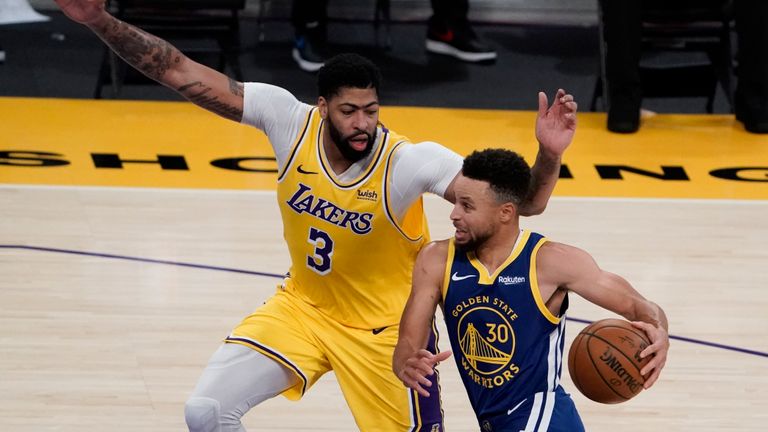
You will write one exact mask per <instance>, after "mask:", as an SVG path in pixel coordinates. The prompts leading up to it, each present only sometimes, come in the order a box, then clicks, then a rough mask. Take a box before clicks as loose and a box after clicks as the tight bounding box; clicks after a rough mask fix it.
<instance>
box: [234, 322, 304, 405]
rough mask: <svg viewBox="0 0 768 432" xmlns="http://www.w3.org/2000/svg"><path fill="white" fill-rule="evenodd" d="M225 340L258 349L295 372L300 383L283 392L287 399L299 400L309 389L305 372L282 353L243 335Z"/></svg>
mask: <svg viewBox="0 0 768 432" xmlns="http://www.w3.org/2000/svg"><path fill="white" fill-rule="evenodd" d="M224 342H225V343H233V344H238V345H243V346H245V347H248V348H251V349H252V350H254V351H258V352H260V353H261V354H264V355H265V356H267V357H269V358H271V359H272V360H274V361H276V362H278V363H280V364H281V365H283V367H285V368H286V369H288V370H290V371H291V372H293V374H294V375H296V376H297V377H298V378H299V381H300V383H299V384H297V385H295V386H293V387H290V388H288V389H287V390H286V391H285V392H283V395H284V396H285V397H286V398H287V399H289V400H299V399H301V397H302V396H303V395H304V392H306V391H307V384H308V380H307V377H306V375H304V372H302V371H301V369H299V367H298V366H296V365H295V364H293V363H291V362H290V361H289V360H288V359H287V358H285V357H283V356H282V354H280V353H277V352H275V351H273V350H271V349H269V348H267V347H265V346H263V345H261V344H260V343H258V342H256V341H254V340H252V339H249V338H246V337H242V336H229V337H227V338H226V339H224ZM297 387H300V388H301V389H300V390H299V389H298V388H297Z"/></svg>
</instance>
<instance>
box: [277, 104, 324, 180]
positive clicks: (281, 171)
mask: <svg viewBox="0 0 768 432" xmlns="http://www.w3.org/2000/svg"><path fill="white" fill-rule="evenodd" d="M315 111H317V107H314V108H312V109H311V110H309V112H308V113H307V118H306V120H304V127H303V128H302V130H301V133H300V134H299V136H298V137H296V141H295V142H294V143H293V146H292V147H291V153H290V154H291V155H290V156H288V160H286V161H285V165H283V166H282V167H280V168H279V171H278V173H277V182H278V183H279V182H280V181H282V180H283V177H284V176H285V173H286V172H288V168H289V167H290V166H291V163H292V162H293V159H294V158H295V157H296V153H298V152H299V148H300V147H301V143H302V142H303V141H304V137H305V136H306V135H307V130H309V124H310V123H311V120H312V114H314V113H315Z"/></svg>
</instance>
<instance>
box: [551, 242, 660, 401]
mask: <svg viewBox="0 0 768 432" xmlns="http://www.w3.org/2000/svg"><path fill="white" fill-rule="evenodd" d="M536 262H537V266H539V267H538V269H537V275H538V277H539V286H540V288H541V289H542V290H544V289H546V287H556V288H558V289H567V290H569V291H573V292H575V293H576V294H578V295H580V296H581V297H583V298H584V299H586V300H588V301H590V302H592V303H594V304H596V305H598V306H600V307H603V308H605V309H608V310H610V311H612V312H615V313H617V314H619V315H621V316H623V317H625V318H626V319H628V320H629V321H632V324H633V325H634V326H635V327H637V328H638V329H641V330H643V331H644V332H645V333H646V334H647V335H648V338H649V339H650V341H651V345H649V346H648V347H647V348H646V349H644V350H643V351H642V352H641V353H640V356H641V357H643V358H645V357H648V356H653V357H652V358H651V360H650V361H649V362H648V364H647V365H645V367H643V369H642V370H641V371H640V373H641V374H642V375H643V376H644V377H645V384H644V387H645V388H650V387H651V386H652V385H653V384H654V383H655V382H656V380H657V379H658V378H659V374H660V373H661V370H662V369H663V368H664V365H665V363H666V361H667V353H668V351H669V334H668V331H669V324H668V322H667V316H666V314H665V313H664V310H662V309H661V307H659V305H657V304H656V303H653V302H651V301H648V300H647V299H646V298H645V297H643V296H642V295H641V294H640V293H639V292H637V290H635V289H634V288H633V287H632V285H630V283H629V282H627V281H626V280H625V279H624V278H623V277H621V276H619V275H617V274H614V273H610V272H607V271H605V270H602V269H601V268H600V267H598V265H597V263H596V262H595V260H594V259H593V258H592V256H591V255H589V254H588V253H587V252H585V251H583V250H581V249H578V248H575V247H573V246H568V245H564V244H562V243H554V242H548V243H545V244H544V245H543V246H542V247H541V250H540V251H539V255H538V257H537V261H536Z"/></svg>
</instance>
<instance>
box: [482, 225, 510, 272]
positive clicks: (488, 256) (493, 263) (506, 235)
mask: <svg viewBox="0 0 768 432" xmlns="http://www.w3.org/2000/svg"><path fill="white" fill-rule="evenodd" d="M519 236H520V225H519V224H517V223H515V224H510V225H509V226H502V227H501V228H500V229H499V231H497V232H496V234H494V235H493V236H491V238H489V239H488V240H486V241H485V242H483V244H482V245H480V246H479V247H478V248H477V249H476V250H475V256H476V257H477V259H478V260H480V262H481V263H482V264H483V266H484V267H485V269H486V270H488V273H489V274H493V273H494V272H495V271H496V270H497V269H498V268H499V266H500V265H502V264H503V263H504V261H506V260H507V258H509V255H511V254H512V250H513V249H514V248H515V243H516V242H517V238H518V237H519Z"/></svg>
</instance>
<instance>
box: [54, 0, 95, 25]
mask: <svg viewBox="0 0 768 432" xmlns="http://www.w3.org/2000/svg"><path fill="white" fill-rule="evenodd" d="M55 1H56V4H57V5H59V7H60V8H61V10H62V11H63V12H64V14H66V15H67V16H68V17H69V18H70V19H72V20H73V21H77V22H79V23H81V24H88V23H89V22H92V21H94V20H95V19H96V18H98V17H99V16H101V14H102V13H103V12H104V0H55Z"/></svg>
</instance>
